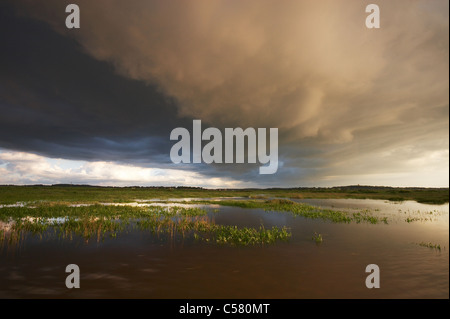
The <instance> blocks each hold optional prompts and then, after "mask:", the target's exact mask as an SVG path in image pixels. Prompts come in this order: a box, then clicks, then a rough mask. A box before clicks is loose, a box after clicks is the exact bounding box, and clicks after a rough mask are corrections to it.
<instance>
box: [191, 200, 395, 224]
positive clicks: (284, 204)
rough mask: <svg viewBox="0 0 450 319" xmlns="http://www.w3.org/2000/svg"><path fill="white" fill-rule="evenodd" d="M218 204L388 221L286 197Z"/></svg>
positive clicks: (340, 219)
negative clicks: (294, 200)
mask: <svg viewBox="0 0 450 319" xmlns="http://www.w3.org/2000/svg"><path fill="white" fill-rule="evenodd" d="M195 202H196V203H205V204H207V203H216V204H217V203H218V202H216V201H195ZM219 203H220V205H224V206H237V207H241V208H262V209H265V210H266V211H272V212H290V213H292V214H293V215H294V216H301V217H305V218H311V219H322V220H327V221H331V222H334V223H350V222H356V223H361V222H367V223H371V224H377V223H380V222H383V223H385V224H387V223H388V221H387V218H386V217H383V218H379V217H377V216H374V215H370V213H369V212H368V211H361V212H357V213H347V212H343V211H337V210H332V209H324V208H320V207H316V206H312V205H307V204H303V203H296V202H293V201H291V200H287V199H268V200H221V201H220V202H219Z"/></svg>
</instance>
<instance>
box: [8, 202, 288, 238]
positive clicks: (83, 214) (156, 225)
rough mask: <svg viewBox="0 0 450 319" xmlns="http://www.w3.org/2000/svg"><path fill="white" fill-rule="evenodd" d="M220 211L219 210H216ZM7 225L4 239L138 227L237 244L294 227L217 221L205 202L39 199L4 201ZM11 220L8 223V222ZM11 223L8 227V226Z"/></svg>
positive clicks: (109, 233)
mask: <svg viewBox="0 0 450 319" xmlns="http://www.w3.org/2000/svg"><path fill="white" fill-rule="evenodd" d="M213 212H214V211H213ZM0 220H1V221H2V223H3V225H4V226H3V228H2V229H1V232H0V241H1V242H2V243H4V242H8V243H11V242H16V241H17V240H18V239H20V238H22V237H23V236H24V235H27V234H30V235H32V236H39V237H41V238H42V236H44V235H45V234H47V235H56V236H58V237H59V238H64V239H72V238H73V237H74V236H79V237H81V238H83V239H84V240H85V241H86V242H88V241H89V240H90V239H91V238H93V237H94V238H96V239H97V241H102V240H104V239H105V238H106V237H110V238H115V237H117V236H118V235H119V234H121V233H123V232H125V231H127V230H133V229H136V228H137V229H140V230H144V231H150V232H151V233H153V234H155V235H157V236H158V237H159V236H163V235H164V236H168V237H169V238H171V239H175V238H177V236H181V237H182V238H185V237H188V236H192V237H194V238H195V239H196V240H202V241H205V242H213V243H218V244H231V245H255V244H271V243H275V242H276V241H278V240H287V239H289V238H290V236H291V233H290V232H289V231H288V230H287V228H285V227H283V228H277V227H273V228H271V229H265V228H264V226H261V227H260V228H259V229H256V228H248V227H244V228H239V227H237V226H224V225H216V224H215V223H214V220H213V219H211V218H210V217H209V216H208V211H206V210H205V209H201V208H185V207H178V206H171V207H161V206H149V207H130V206H104V205H98V204H97V205H92V206H80V207H73V206H67V205H46V204H43V205H36V206H33V207H4V208H2V209H0ZM6 226H7V227H6ZM6 229H7V230H6Z"/></svg>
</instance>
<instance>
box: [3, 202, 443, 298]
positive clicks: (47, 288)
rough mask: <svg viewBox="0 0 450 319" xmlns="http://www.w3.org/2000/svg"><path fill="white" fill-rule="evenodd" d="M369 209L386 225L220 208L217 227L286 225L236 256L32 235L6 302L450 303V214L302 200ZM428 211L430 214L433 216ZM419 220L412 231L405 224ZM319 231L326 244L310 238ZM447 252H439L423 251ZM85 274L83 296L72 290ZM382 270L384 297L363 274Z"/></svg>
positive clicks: (171, 245)
mask: <svg viewBox="0 0 450 319" xmlns="http://www.w3.org/2000/svg"><path fill="white" fill-rule="evenodd" d="M304 201H307V202H308V203H310V204H315V205H319V206H323V207H335V208H339V209H345V210H354V209H358V210H361V209H370V211H371V213H372V214H379V215H380V216H388V218H389V220H390V222H389V224H388V225H385V224H376V225H372V224H355V223H352V224H334V223H330V222H324V221H321V220H309V219H304V218H301V217H293V216H292V215H291V214H289V213H276V212H273V213H268V212H264V211H263V210H260V209H241V208H236V207H221V208H220V211H219V213H215V214H213V216H214V219H215V222H216V223H217V224H231V225H239V226H254V227H259V225H260V224H261V223H263V224H264V226H265V227H266V228H269V227H271V226H273V225H276V226H284V225H286V226H288V227H289V228H290V230H291V232H292V237H291V239H290V241H289V242H286V243H285V242H280V243H276V244H273V245H265V246H249V247H230V246H221V245H216V244H211V243H205V242H197V241H194V240H193V239H191V238H184V239H183V238H175V239H173V238H172V239H169V238H168V237H165V236H160V237H158V236H156V235H152V234H151V233H150V232H146V231H139V230H133V231H132V232H127V233H121V234H119V236H118V237H117V238H115V239H106V240H105V241H104V242H97V241H90V242H88V243H86V242H84V241H83V240H82V239H81V238H74V239H73V240H67V239H66V240H63V239H58V238H54V237H52V236H43V237H42V239H41V238H40V237H39V236H35V237H33V236H31V235H29V236H26V237H25V238H24V239H23V240H22V241H21V242H20V245H18V246H14V247H4V249H3V250H2V251H1V252H0V297H1V298H24V297H27V298H55V297H56V298H448V297H449V253H448V247H449V222H448V216H449V213H448V211H449V206H448V204H447V205H440V206H437V205H422V204H417V203H415V202H404V203H395V204H393V203H389V202H384V201H375V200H304ZM430 212H431V214H430ZM408 217H410V218H412V217H415V218H417V220H415V221H413V222H410V223H408V222H406V221H405V219H406V218H408ZM315 232H317V233H320V234H322V235H323V239H324V240H323V242H322V243H320V244H316V243H315V242H314V241H313V240H312V239H311V237H312V236H313V234H314V233H315ZM420 242H433V243H437V244H440V245H441V250H437V249H433V248H428V247H422V246H419V245H418V243H420ZM72 263H75V264H77V265H78V266H79V267H80V273H81V276H80V278H81V288H80V289H68V288H66V286H65V279H66V276H67V275H68V274H67V273H65V267H66V266H67V265H68V264H72ZM368 264H377V265H378V266H379V267H380V278H381V280H380V285H381V287H380V288H379V289H368V288H366V286H365V279H366V276H367V275H368V274H367V273H365V268H366V266H367V265H368Z"/></svg>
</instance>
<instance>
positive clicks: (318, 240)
mask: <svg viewBox="0 0 450 319" xmlns="http://www.w3.org/2000/svg"><path fill="white" fill-rule="evenodd" d="M312 240H314V241H315V242H316V244H320V243H322V242H323V237H322V234H318V233H314V236H312Z"/></svg>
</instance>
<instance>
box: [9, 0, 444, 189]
mask: <svg viewBox="0 0 450 319" xmlns="http://www.w3.org/2000/svg"><path fill="white" fill-rule="evenodd" d="M371 2H373V1H331V0H328V1H283V3H280V2H278V1H272V0H270V1H269V0H266V1H249V0H246V1H239V2H237V1H190V2H188V1H139V0H135V1H127V2H124V1H119V0H111V1H85V0H79V1H77V2H76V3H77V4H78V5H79V7H80V9H81V28H80V29H70V30H69V29H67V28H65V24H64V22H65V17H66V13H65V5H66V4H65V3H63V2H61V1H56V0H50V1H29V0H19V1H14V2H12V1H11V4H8V5H3V7H4V9H3V8H2V11H1V12H2V13H1V14H2V19H1V22H0V23H1V24H2V26H1V28H0V30H1V31H0V36H1V39H2V43H3V45H2V46H4V49H3V50H2V53H1V61H0V63H1V68H2V72H1V75H0V81H1V82H0V112H1V113H2V116H1V118H0V124H1V126H0V147H4V148H6V149H13V150H21V151H27V152H33V153H37V154H41V155H45V156H51V157H63V158H68V159H83V160H91V161H95V160H96V161H101V160H107V161H117V162H124V163H130V162H131V163H134V164H135V165H140V166H143V167H166V168H167V167H172V168H174V167H177V166H173V165H171V164H170V159H169V150H170V147H171V143H170V140H169V138H168V137H169V134H170V131H171V130H172V129H173V128H175V127H180V126H181V127H186V128H190V127H191V125H192V119H201V120H202V122H203V123H205V125H207V126H214V127H219V128H224V127H243V128H246V127H255V128H256V127H267V128H269V127H277V128H278V129H279V139H280V140H279V158H280V168H279V170H278V173H277V174H275V175H273V176H264V177H262V176H259V175H258V172H257V169H256V167H257V166H255V165H219V164H217V165H190V166H183V167H180V168H182V169H186V170H192V171H198V172H201V173H202V174H204V175H205V176H212V177H214V176H216V177H228V178H232V179H235V180H240V181H243V182H253V183H255V184H257V185H266V186H283V185H289V186H290V185H300V186H301V185H304V184H306V185H328V184H332V185H336V184H343V183H376V184H379V183H382V184H390V185H393V184H395V185H411V184H415V185H417V186H421V185H434V184H436V185H437V184H438V185H437V186H444V185H447V186H448V144H449V139H448V109H449V104H448V99H449V95H448V92H449V90H448V86H449V82H448V76H449V74H448V67H449V65H448V2H447V1H442V0H434V1H395V2H394V1H385V0H383V1H382V0H380V1H376V3H377V4H378V5H379V7H380V10H381V28H380V29H367V28H366V26H365V24H364V21H365V18H366V16H367V14H366V13H365V7H366V5H367V4H369V3H371ZM444 174H445V175H446V176H447V177H444ZM414 178H415V179H416V181H415V182H414ZM433 179H436V180H434V181H433ZM438 179H439V180H438ZM390 181H391V182H390Z"/></svg>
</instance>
